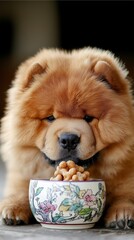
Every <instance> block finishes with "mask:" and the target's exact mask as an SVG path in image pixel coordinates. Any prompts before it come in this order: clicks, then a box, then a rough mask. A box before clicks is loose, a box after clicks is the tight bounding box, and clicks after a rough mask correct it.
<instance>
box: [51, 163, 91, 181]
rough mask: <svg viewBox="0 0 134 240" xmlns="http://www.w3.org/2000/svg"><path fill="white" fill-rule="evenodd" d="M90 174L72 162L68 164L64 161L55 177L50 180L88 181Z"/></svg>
mask: <svg viewBox="0 0 134 240" xmlns="http://www.w3.org/2000/svg"><path fill="white" fill-rule="evenodd" d="M89 176H90V173H89V172H88V171H84V168H83V167H82V166H78V165H77V164H75V162H73V161H72V160H69V161H67V162H65V161H62V162H61V163H60V164H59V166H57V168H56V170H55V172H54V177H52V178H50V180H58V181H87V180H90V178H89Z"/></svg>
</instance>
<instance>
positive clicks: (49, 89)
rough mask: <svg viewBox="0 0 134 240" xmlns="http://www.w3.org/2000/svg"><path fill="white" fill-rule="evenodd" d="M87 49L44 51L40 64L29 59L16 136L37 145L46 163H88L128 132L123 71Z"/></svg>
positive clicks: (127, 107)
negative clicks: (82, 50) (46, 52)
mask: <svg viewBox="0 0 134 240" xmlns="http://www.w3.org/2000/svg"><path fill="white" fill-rule="evenodd" d="M52 53H53V52H52ZM52 53H51V54H50V55H51V56H52ZM92 54H93V53H92ZM92 54H91V56H90V52H89V53H88V50H87V52H86V51H85V52H83V53H80V52H79V53H77V52H74V53H72V55H71V54H66V53H65V54H63V53H61V54H60V53H59V52H58V53H56V52H54V53H53V57H49V53H48V54H47V55H48V57H45V52H44V58H45V63H44V65H43V64H42V63H40V59H39V60H38V58H37V59H36V61H37V62H36V63H35V64H33V66H31V65H30V64H29V66H28V70H27V73H26V76H25V79H24V81H23V85H21V86H20V89H21V91H22V93H21V94H19V96H17V97H18V98H19V99H17V97H16V101H18V102H19V104H18V107H16V110H15V111H16V114H17V113H18V115H19V117H18V119H16V125H17V126H18V129H19V133H18V132H17V134H18V135H17V141H19V140H20V141H21V144H22V141H23V144H28V145H29V146H30V145H31V146H36V147H38V148H39V149H40V151H42V153H43V154H44V156H45V158H46V159H48V160H49V162H50V163H52V164H53V163H56V162H59V161H62V160H68V159H73V160H74V161H75V162H76V163H77V164H80V165H88V164H90V162H91V161H93V160H94V159H96V158H97V156H98V154H100V153H101V152H102V151H103V150H106V149H108V148H109V146H114V144H117V143H119V144H121V143H122V142H123V141H124V139H125V138H128V137H129V134H130V133H131V132H132V125H133V124H132V120H131V119H132V112H131V110H130V109H131V107H130V105H131V104H130V102H131V101H130V97H129V96H128V95H129V93H128V92H129V89H128V85H127V84H128V83H127V81H126V80H125V77H124V75H125V72H123V70H122V71H121V68H119V69H118V68H117V67H115V63H113V62H112V61H113V60H111V56H107V54H104V56H103V54H102V56H101V52H99V53H98V55H97V56H96V55H95V56H94V55H93V56H92ZM38 61H39V62H38ZM18 83H19V82H18ZM18 136H20V138H19V137H18Z"/></svg>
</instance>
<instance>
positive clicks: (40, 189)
mask: <svg viewBox="0 0 134 240" xmlns="http://www.w3.org/2000/svg"><path fill="white" fill-rule="evenodd" d="M42 190H43V187H39V188H37V190H36V192H35V196H38V195H39V194H40V193H41V191H42Z"/></svg>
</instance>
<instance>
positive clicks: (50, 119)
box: [46, 115, 55, 122]
mask: <svg viewBox="0 0 134 240" xmlns="http://www.w3.org/2000/svg"><path fill="white" fill-rule="evenodd" d="M46 120H47V121H48V122H53V121H54V120H55V117H54V116H53V115H50V116H48V117H46Z"/></svg>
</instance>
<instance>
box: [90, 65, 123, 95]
mask: <svg viewBox="0 0 134 240" xmlns="http://www.w3.org/2000/svg"><path fill="white" fill-rule="evenodd" d="M94 73H95V74H97V75H98V78H100V79H101V80H102V81H105V82H108V84H109V85H110V86H111V88H112V89H114V90H115V91H118V92H123V91H124V90H125V89H126V88H125V85H126V84H124V79H123V77H122V74H121V69H117V68H114V66H112V65H111V64H110V63H108V62H106V61H103V60H99V61H98V62H97V63H96V64H95V66H94Z"/></svg>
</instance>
